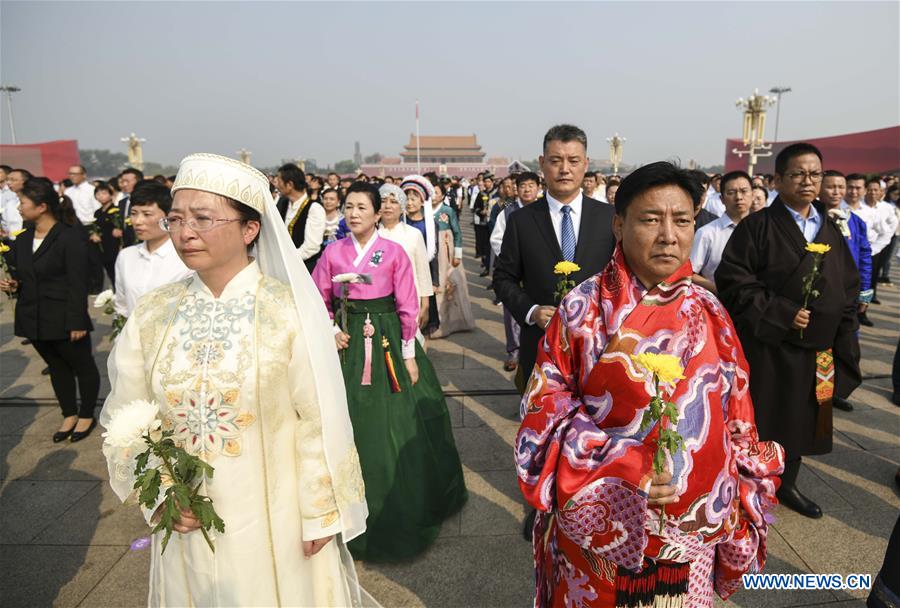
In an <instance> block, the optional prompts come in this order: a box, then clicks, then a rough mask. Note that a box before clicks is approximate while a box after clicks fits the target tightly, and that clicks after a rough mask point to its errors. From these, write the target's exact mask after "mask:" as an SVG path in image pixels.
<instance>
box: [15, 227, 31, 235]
mask: <svg viewBox="0 0 900 608" xmlns="http://www.w3.org/2000/svg"><path fill="white" fill-rule="evenodd" d="M27 231H28V228H22V229H21V230H14V231H13V233H12V235H13V236H19V235H20V234H24V233H25V232H27Z"/></svg>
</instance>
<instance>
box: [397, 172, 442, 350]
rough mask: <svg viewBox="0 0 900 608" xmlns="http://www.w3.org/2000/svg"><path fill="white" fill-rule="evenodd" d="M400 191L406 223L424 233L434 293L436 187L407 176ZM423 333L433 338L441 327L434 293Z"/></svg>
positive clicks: (436, 277) (436, 273)
mask: <svg viewBox="0 0 900 608" xmlns="http://www.w3.org/2000/svg"><path fill="white" fill-rule="evenodd" d="M400 189H401V190H402V191H403V192H404V194H406V223H407V224H409V225H410V226H412V227H413V228H415V229H416V230H418V231H419V232H421V233H422V238H424V239H425V249H426V250H427V251H428V269H429V271H430V273H431V285H432V292H433V291H434V288H435V287H437V284H438V265H437V260H436V259H435V252H436V251H437V246H436V241H435V232H436V227H435V224H434V216H433V215H432V213H431V199H432V197H433V196H434V186H432V185H431V182H430V181H428V179H427V178H425V177H422V176H421V175H407V176H406V177H404V178H403V181H402V182H401V183H400ZM423 317H425V324H424V326H423V327H422V333H424V334H425V335H426V336H431V334H433V333H434V332H436V331H437V329H438V327H440V324H441V321H440V316H439V315H438V307H437V299H436V298H435V296H434V293H432V295H431V296H430V297H429V298H428V311H427V316H426V314H425V313H423Z"/></svg>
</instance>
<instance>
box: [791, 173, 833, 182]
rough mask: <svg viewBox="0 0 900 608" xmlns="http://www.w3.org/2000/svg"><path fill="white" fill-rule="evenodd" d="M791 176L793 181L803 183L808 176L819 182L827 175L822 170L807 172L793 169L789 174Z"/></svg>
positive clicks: (812, 180)
mask: <svg viewBox="0 0 900 608" xmlns="http://www.w3.org/2000/svg"><path fill="white" fill-rule="evenodd" d="M787 176H788V177H789V178H791V181H792V182H796V183H798V184H802V183H803V182H805V181H806V179H807V178H809V180H810V181H811V182H812V183H814V184H818V183H819V182H821V181H822V178H823V177H824V176H825V174H824V173H822V172H821V171H814V172H812V173H807V172H805V171H791V172H790V173H788V174H787Z"/></svg>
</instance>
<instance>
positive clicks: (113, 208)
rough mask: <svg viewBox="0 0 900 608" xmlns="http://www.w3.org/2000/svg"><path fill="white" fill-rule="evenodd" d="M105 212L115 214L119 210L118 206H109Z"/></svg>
mask: <svg viewBox="0 0 900 608" xmlns="http://www.w3.org/2000/svg"><path fill="white" fill-rule="evenodd" d="M106 212H107V213H108V214H110V215H115V214H116V213H118V212H119V208H118V207H110V208H109V209H108V210H107V211H106Z"/></svg>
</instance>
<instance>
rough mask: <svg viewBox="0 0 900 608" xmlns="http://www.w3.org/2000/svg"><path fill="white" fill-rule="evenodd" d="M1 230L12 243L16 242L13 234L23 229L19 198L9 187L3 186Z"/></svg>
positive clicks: (1, 194)
mask: <svg viewBox="0 0 900 608" xmlns="http://www.w3.org/2000/svg"><path fill="white" fill-rule="evenodd" d="M0 229H2V230H3V232H5V233H6V238H8V239H9V240H11V241H14V240H16V237H15V236H14V235H13V232H16V231H18V230H21V229H22V215H21V214H20V213H19V197H18V196H16V193H15V192H13V191H12V190H10V189H9V187H7V186H3V189H2V190H0Z"/></svg>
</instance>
